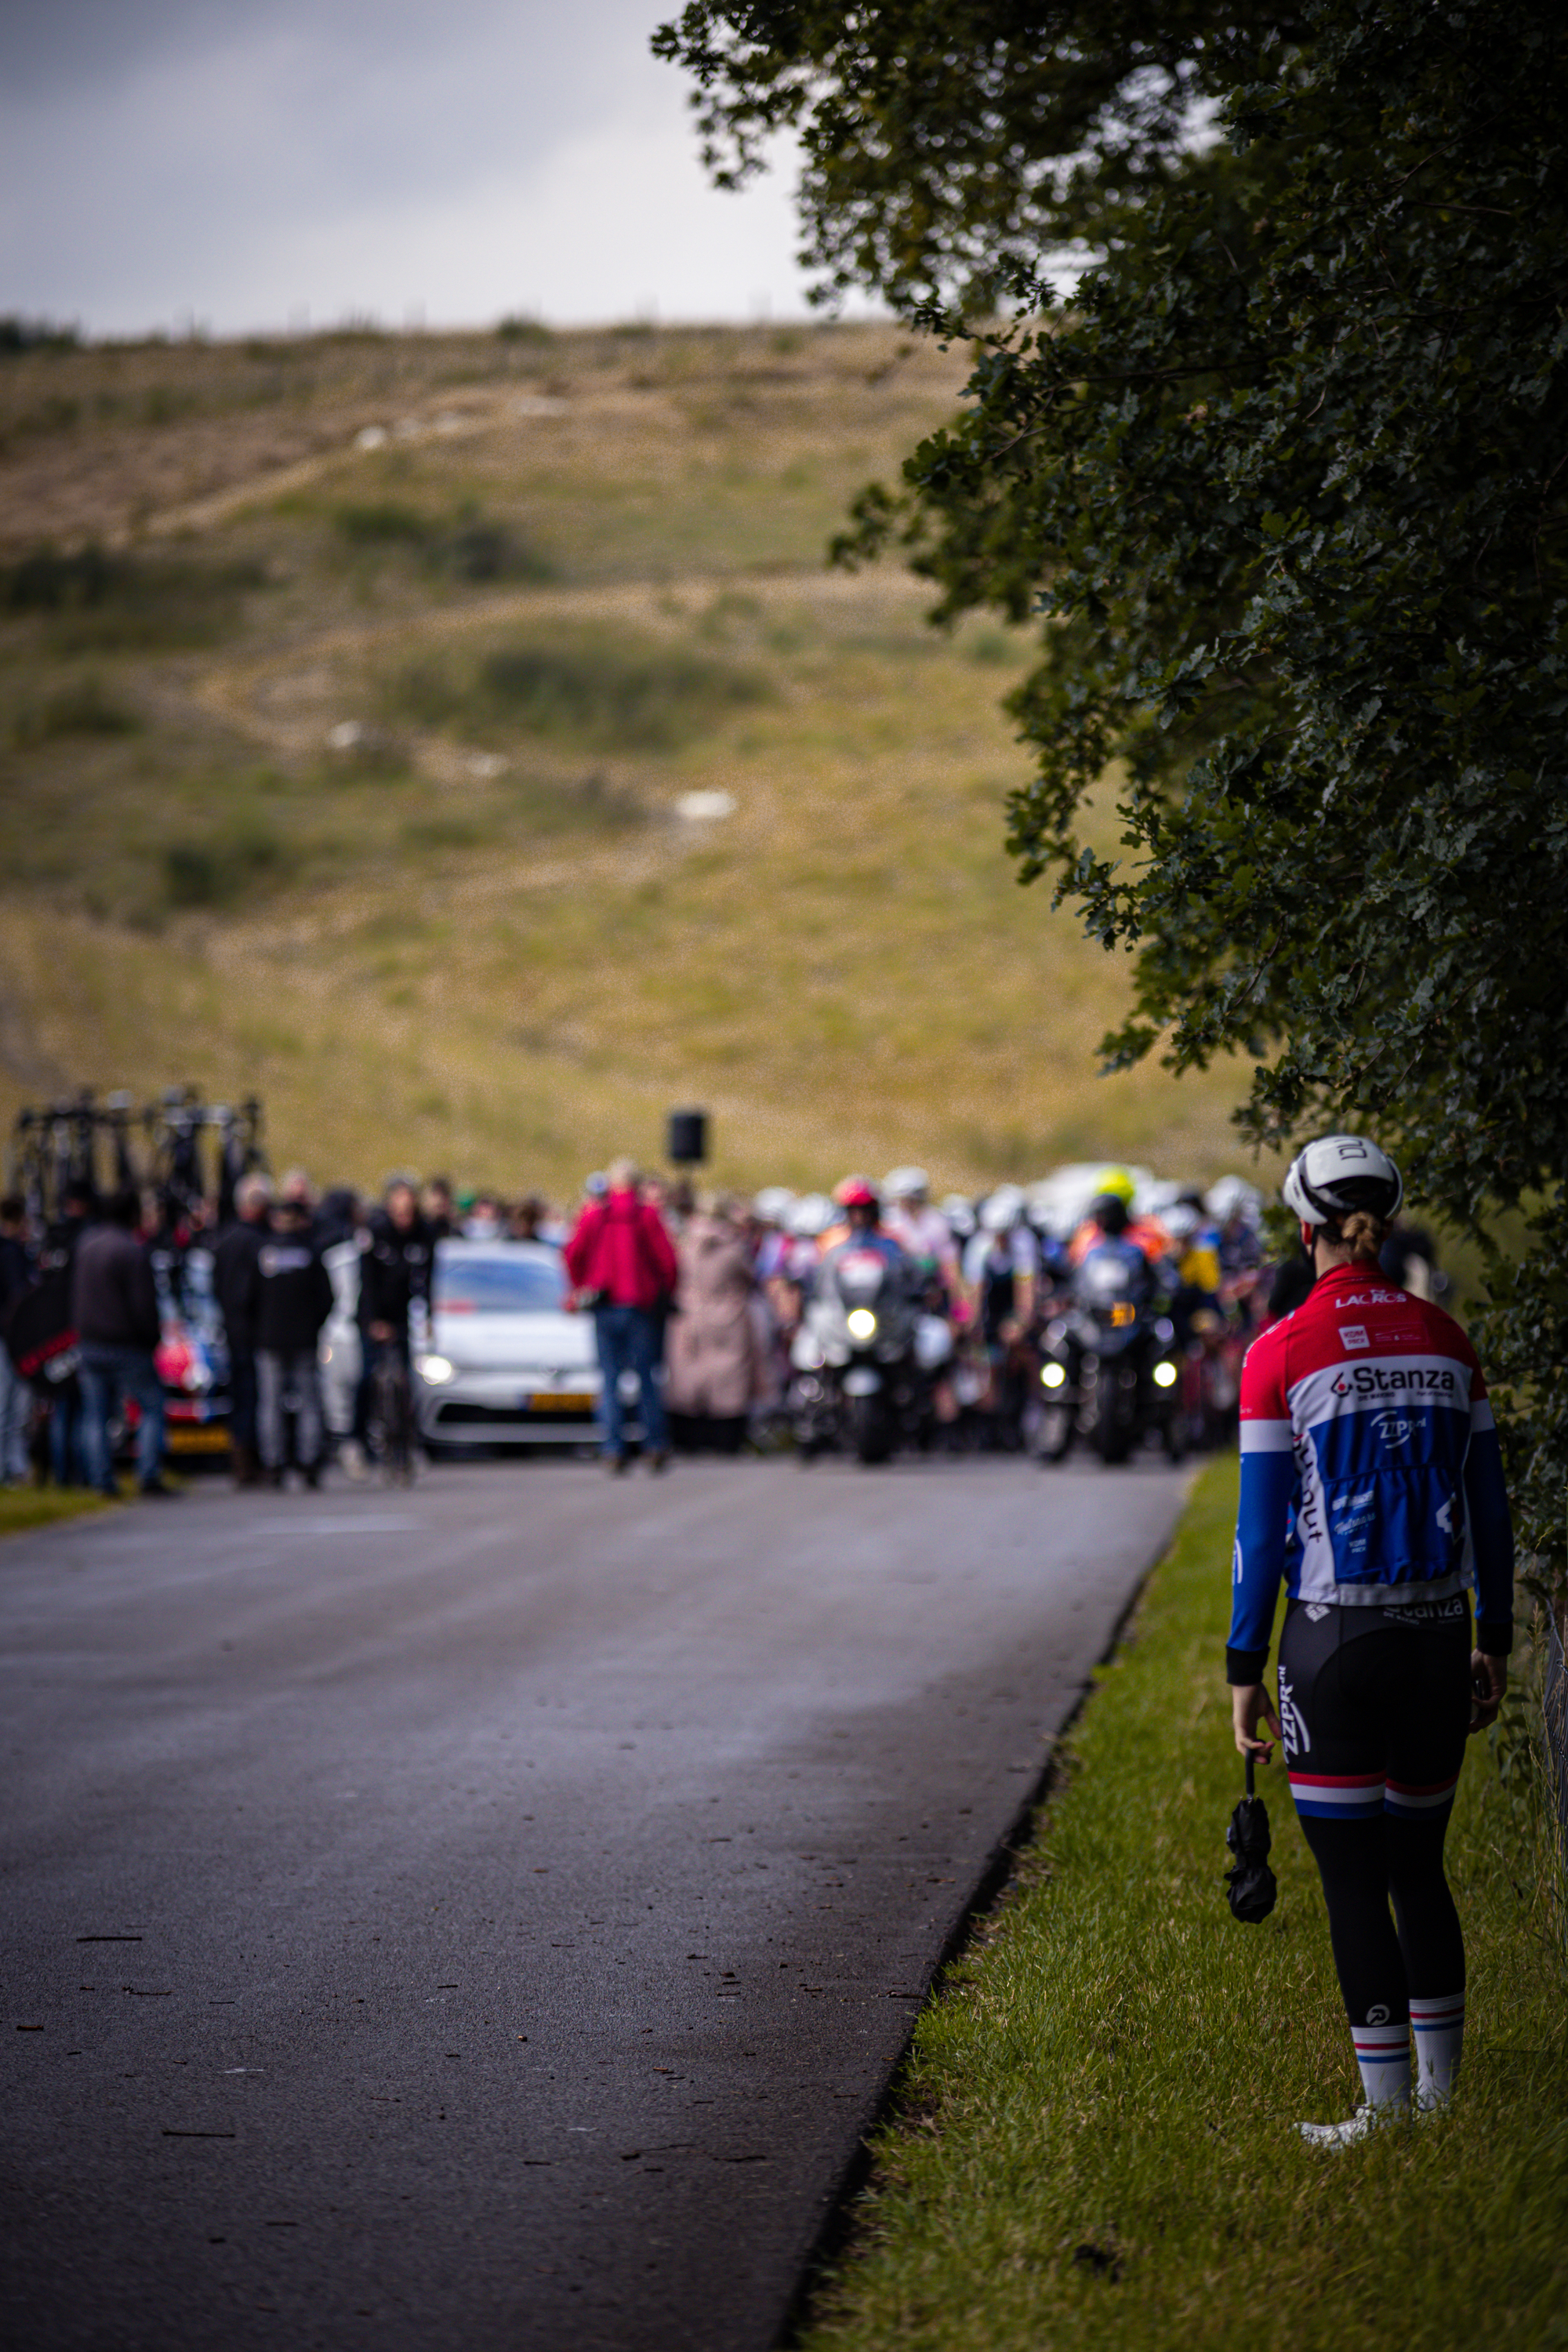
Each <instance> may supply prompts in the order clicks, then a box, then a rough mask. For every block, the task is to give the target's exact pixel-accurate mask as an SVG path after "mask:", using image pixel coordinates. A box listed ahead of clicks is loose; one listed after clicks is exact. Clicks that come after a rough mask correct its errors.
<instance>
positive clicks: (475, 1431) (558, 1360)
mask: <svg viewBox="0 0 1568 2352" xmlns="http://www.w3.org/2000/svg"><path fill="white" fill-rule="evenodd" d="M566 1294H567V1282H566V1270H565V1267H564V1266H563V1264H562V1260H561V1253H560V1251H559V1250H555V1249H551V1248H550V1247H549V1246H548V1245H547V1244H544V1243H542V1242H505V1241H484V1242H468V1241H448V1242H437V1244H436V1269H435V1276H434V1279H433V1281H432V1284H431V1297H430V1321H429V1330H428V1336H427V1338H426V1341H425V1344H424V1345H423V1346H422V1347H419V1348H417V1349H416V1351H415V1356H414V1398H415V1411H416V1414H417V1416H418V1422H419V1434H420V1437H421V1439H422V1441H423V1443H424V1444H425V1446H426V1450H427V1451H428V1452H429V1453H431V1454H448V1453H450V1454H455V1453H456V1452H457V1451H458V1448H459V1447H464V1446H484V1445H495V1444H501V1445H562V1444H567V1445H571V1444H587V1443H589V1442H591V1441H592V1440H593V1439H594V1438H595V1436H596V1434H597V1424H598V1418H599V1390H600V1379H599V1364H598V1358H597V1355H596V1353H595V1346H594V1322H593V1318H592V1317H591V1316H588V1315H571V1314H568V1313H567V1311H566V1305H565V1301H566Z"/></svg>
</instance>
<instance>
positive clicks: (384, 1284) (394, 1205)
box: [353, 1176, 436, 1475]
mask: <svg viewBox="0 0 1568 2352" xmlns="http://www.w3.org/2000/svg"><path fill="white" fill-rule="evenodd" d="M435 1250H436V1245H435V1242H434V1240H433V1239H432V1237H431V1233H430V1228H429V1226H428V1225H427V1224H426V1222H425V1220H424V1218H423V1217H422V1216H421V1215H420V1213H419V1202H418V1199H417V1196H416V1193H415V1190H414V1187H413V1185H412V1184H411V1183H410V1182H409V1181H408V1180H407V1178H406V1177H403V1176H395V1177H394V1178H393V1179H392V1181H391V1182H390V1183H389V1184H388V1185H387V1188H386V1202H385V1205H384V1208H383V1209H382V1211H381V1213H380V1214H379V1215H377V1216H375V1217H373V1218H372V1220H371V1223H370V1230H369V1232H368V1234H366V1236H365V1240H364V1243H363V1247H362V1249H361V1253H360V1262H359V1328H360V1338H361V1342H362V1349H361V1362H362V1367H363V1369H362V1370H361V1373H360V1384H359V1395H358V1397H357V1398H356V1399H355V1402H354V1437H355V1439H356V1441H357V1444H358V1446H359V1447H360V1448H363V1446H364V1445H365V1444H366V1442H367V1440H368V1437H369V1434H370V1403H371V1396H372V1393H373V1391H374V1385H375V1374H376V1370H377V1368H378V1367H379V1365H380V1364H381V1362H382V1360H383V1358H384V1356H385V1355H386V1354H387V1352H388V1350H389V1349H395V1351H396V1352H397V1353H398V1354H399V1355H400V1356H401V1357H402V1358H403V1360H404V1362H405V1364H406V1363H407V1361H408V1354H409V1348H408V1320H409V1316H410V1314H411V1312H412V1310H413V1307H414V1303H415V1301H416V1299H420V1300H427V1299H428V1298H429V1296H430V1270H431V1264H432V1261H433V1259H434V1257H435ZM353 1460H355V1461H358V1462H359V1464H360V1468H359V1474H358V1475H363V1459H362V1457H361V1455H360V1454H357V1453H356V1454H355V1455H354V1456H353Z"/></svg>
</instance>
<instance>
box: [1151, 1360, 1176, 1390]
mask: <svg viewBox="0 0 1568 2352" xmlns="http://www.w3.org/2000/svg"><path fill="white" fill-rule="evenodd" d="M1175 1385H1176V1368H1175V1366H1174V1364H1171V1363H1165V1364H1156V1365H1155V1367H1154V1386H1155V1387H1156V1388H1157V1389H1173V1388H1174V1387H1175Z"/></svg>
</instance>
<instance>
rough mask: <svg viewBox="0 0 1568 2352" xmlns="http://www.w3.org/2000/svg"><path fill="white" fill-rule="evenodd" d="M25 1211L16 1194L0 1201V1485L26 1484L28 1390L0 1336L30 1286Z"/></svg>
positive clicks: (2, 1334) (30, 1269)
mask: <svg viewBox="0 0 1568 2352" xmlns="http://www.w3.org/2000/svg"><path fill="white" fill-rule="evenodd" d="M26 1234H27V1208H26V1202H24V1201H23V1200H22V1199H21V1197H20V1195H19V1194H17V1193H15V1192H8V1193H7V1194H6V1196H5V1199H4V1200H3V1201H0V1486H23V1485H25V1484H26V1478H27V1475H28V1470H29V1466H30V1465H29V1464H28V1461H27V1416H28V1412H29V1410H30V1408H31V1406H32V1402H33V1398H32V1391H31V1390H30V1389H29V1388H28V1386H27V1383H26V1381H25V1380H24V1379H23V1377H22V1375H21V1373H20V1372H19V1371H18V1370H16V1364H15V1362H14V1361H13V1360H12V1356H11V1350H10V1348H9V1347H8V1346H7V1344H6V1341H5V1337H4V1331H5V1323H6V1321H7V1319H8V1318H9V1316H10V1311H11V1308H12V1307H14V1306H15V1305H16V1301H17V1299H19V1298H21V1297H23V1296H24V1295H25V1293H26V1292H27V1291H28V1290H30V1289H31V1288H32V1286H33V1265H32V1261H31V1259H30V1258H29V1257H28V1255H27V1245H26Z"/></svg>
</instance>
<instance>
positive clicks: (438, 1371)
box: [419, 1356, 458, 1389]
mask: <svg viewBox="0 0 1568 2352" xmlns="http://www.w3.org/2000/svg"><path fill="white" fill-rule="evenodd" d="M457 1375H458V1368H457V1366H456V1364H452V1363H448V1362H447V1359H446V1357H445V1356H421V1357H420V1359H419V1377H420V1379H421V1380H422V1381H428V1382H429V1383H430V1386H431V1387H432V1388H433V1389H439V1388H445V1386H446V1384H447V1381H450V1380H455V1379H456V1378H457Z"/></svg>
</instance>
